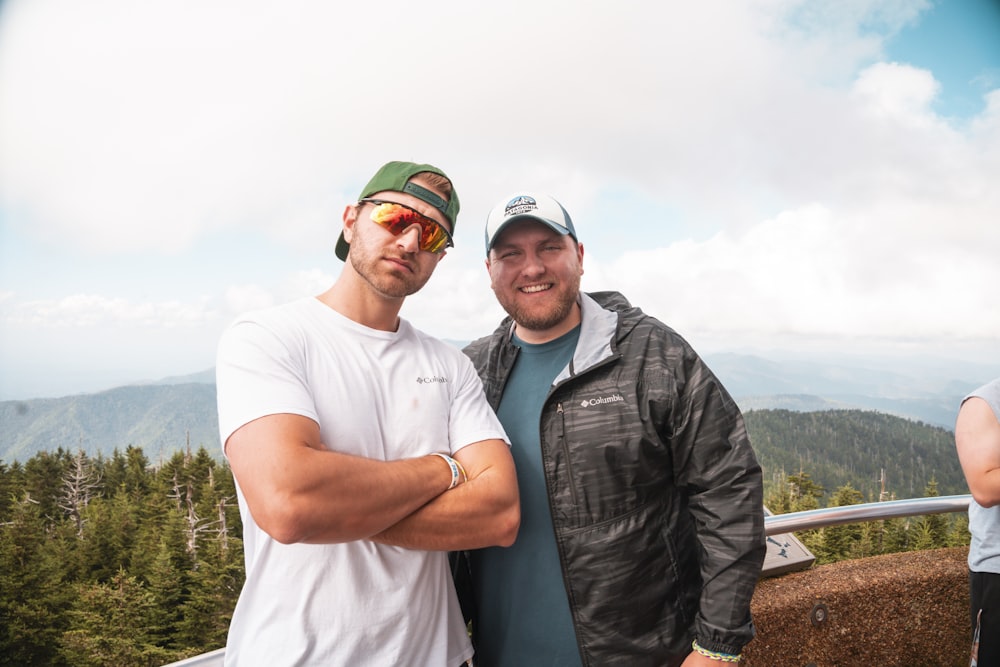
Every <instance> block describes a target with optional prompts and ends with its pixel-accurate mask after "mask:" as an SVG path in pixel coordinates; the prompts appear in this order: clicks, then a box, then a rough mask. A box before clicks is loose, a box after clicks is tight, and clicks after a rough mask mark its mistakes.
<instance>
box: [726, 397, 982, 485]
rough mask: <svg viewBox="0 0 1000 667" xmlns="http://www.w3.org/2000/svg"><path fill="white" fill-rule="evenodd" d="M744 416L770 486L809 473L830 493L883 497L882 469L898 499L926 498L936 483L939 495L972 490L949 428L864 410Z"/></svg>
mask: <svg viewBox="0 0 1000 667" xmlns="http://www.w3.org/2000/svg"><path fill="white" fill-rule="evenodd" d="M744 417H745V418H746V423H747V430H748V432H749V433H750V441H751V443H752V444H753V448H754V451H755V452H756V453H757V458H758V460H759V461H760V463H761V467H763V469H764V476H765V484H766V485H772V484H774V483H776V482H778V483H780V481H781V480H782V479H783V478H784V477H785V476H787V475H793V474H796V473H798V472H800V471H806V472H808V473H809V474H810V475H811V477H812V480H813V481H814V482H815V483H817V484H819V485H820V486H822V487H823V488H824V489H826V490H827V491H828V492H830V493H832V492H833V491H834V490H835V489H837V488H839V487H841V486H843V485H845V484H850V485H851V486H852V487H853V488H855V489H857V490H858V491H860V492H861V493H862V496H863V498H864V500H865V501H866V502H867V501H874V500H878V499H879V494H880V492H881V491H882V489H881V485H880V479H881V476H882V472H883V471H884V473H885V480H886V481H885V484H886V492H888V493H890V494H892V495H894V496H895V497H897V498H917V497H920V496H922V495H923V493H924V489H925V488H926V486H927V485H928V484H929V483H930V482H931V481H932V480H934V481H936V483H937V489H938V491H939V492H940V494H941V495H953V494H962V493H968V487H966V485H965V479H964V478H963V477H962V470H961V468H960V466H959V464H958V456H957V455H956V453H955V436H954V434H953V433H952V432H951V431H948V430H946V429H943V428H939V427H937V426H929V425H927V424H923V423H920V422H914V421H910V420H907V419H902V418H899V417H894V416H892V415H887V414H882V413H879V412H873V411H865V410H827V411H822V412H793V411H789V410H748V411H747V412H746V413H745V414H744Z"/></svg>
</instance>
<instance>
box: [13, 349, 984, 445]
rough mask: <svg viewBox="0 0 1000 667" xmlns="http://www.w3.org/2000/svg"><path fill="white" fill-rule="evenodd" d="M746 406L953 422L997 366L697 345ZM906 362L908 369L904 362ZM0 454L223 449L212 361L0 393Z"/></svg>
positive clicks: (950, 425) (938, 424) (948, 426)
mask: <svg viewBox="0 0 1000 667" xmlns="http://www.w3.org/2000/svg"><path fill="white" fill-rule="evenodd" d="M705 359H706V361H707V362H708V364H709V366H710V367H711V368H712V369H713V371H714V372H715V373H716V375H717V376H718V377H719V379H720V380H721V381H722V383H723V384H724V385H725V386H726V387H727V389H728V390H729V391H730V393H731V394H732V395H733V397H734V398H735V399H736V401H737V403H738V404H739V405H740V407H741V408H742V409H743V410H744V411H748V410H764V409H783V410H790V411H796V412H816V411H826V410H873V411H877V412H881V413H886V414H890V415H895V416H898V417H903V418H905V419H908V420H912V421H916V422H923V423H925V424H928V425H931V426H935V427H941V428H945V429H949V430H950V429H952V428H953V427H954V423H955V416H956V414H957V411H958V405H959V402H960V401H961V399H962V397H963V396H965V395H966V394H967V393H968V392H969V391H971V390H972V389H974V388H976V387H977V386H979V385H981V384H983V383H985V382H987V381H989V380H990V379H991V378H992V377H996V376H998V375H1000V366H996V367H989V366H982V365H973V364H962V363H950V362H944V361H934V360H923V361H922V362H920V363H913V364H911V365H910V366H907V365H906V364H903V366H904V370H902V371H901V370H899V366H900V364H896V365H895V366H892V365H890V364H886V363H880V362H874V361H870V360H869V361H864V362H855V363H852V364H846V365H845V364H843V363H824V362H818V361H794V360H793V361H788V360H785V361H776V360H773V359H766V358H763V357H761V356H756V355H750V354H736V353H724V354H716V355H705ZM907 368H908V369H909V370H907ZM0 426H2V427H0V461H2V462H10V461H26V460H27V459H29V458H31V457H32V456H34V455H35V454H36V453H38V452H39V451H54V450H56V449H57V448H59V447H62V448H63V449H66V450H70V451H76V450H77V449H82V450H83V451H85V452H86V453H87V454H88V455H90V456H96V455H98V454H104V455H109V454H111V453H112V452H113V451H114V450H115V449H119V450H124V449H125V448H126V447H127V446H129V445H135V446H139V447H141V448H142V449H143V451H144V452H145V454H146V455H147V456H148V457H149V459H150V461H152V462H154V463H156V462H157V461H159V460H162V459H165V458H168V457H169V456H170V455H171V454H172V453H173V452H175V451H177V450H178V449H180V448H182V447H185V446H188V445H190V446H192V447H195V448H197V447H204V448H205V449H206V450H207V451H208V452H209V453H211V454H212V455H214V456H221V455H222V450H221V447H220V444H219V434H218V417H217V414H216V397H215V373H214V370H213V369H209V370H205V371H202V372H200V373H196V374H194V375H186V376H178V377H169V378H165V379H162V380H159V381H156V382H152V383H145V384H137V385H127V386H122V387H115V388H113V389H109V390H106V391H101V392H96V393H90V394H79V395H75V396H65V397H61V398H39V399H31V400H24V401H2V402H0Z"/></svg>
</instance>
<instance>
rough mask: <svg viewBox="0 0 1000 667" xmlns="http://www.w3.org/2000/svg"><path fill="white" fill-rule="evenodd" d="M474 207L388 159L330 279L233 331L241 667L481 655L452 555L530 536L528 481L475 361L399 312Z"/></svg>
mask: <svg viewBox="0 0 1000 667" xmlns="http://www.w3.org/2000/svg"><path fill="white" fill-rule="evenodd" d="M458 210H459V202H458V196H457V194H456V193H455V191H454V189H453V188H452V185H451V181H450V180H449V179H448V178H447V176H445V174H444V173H443V172H442V171H441V170H439V169H437V168H436V167H432V166H430V165H426V164H414V163H411V162H390V163H388V164H386V165H385V166H383V167H382V168H381V169H380V170H379V171H378V172H377V173H376V174H375V176H374V177H373V178H372V179H371V181H370V182H369V183H368V185H366V186H365V188H364V189H363V190H362V192H361V196H360V197H359V200H358V202H357V203H355V204H351V205H349V206H347V207H346V209H345V211H344V214H343V225H344V226H343V232H342V233H341V236H340V238H339V240H338V242H337V248H336V254H337V256H338V257H339V258H340V259H342V260H344V261H345V265H344V268H343V270H342V271H341V273H340V276H339V277H338V278H337V280H336V282H335V283H334V285H333V286H332V287H330V289H328V290H327V291H326V292H324V293H323V294H320V295H319V296H318V297H315V298H312V297H310V298H303V299H299V300H298V301H294V302H292V303H290V304H286V305H283V306H279V307H277V308H271V309H267V310H263V311H258V312H254V313H250V314H248V315H245V316H243V317H241V318H239V319H237V321H236V322H235V323H234V324H233V325H232V326H231V327H230V328H229V329H228V330H227V331H226V332H225V333H224V335H223V337H222V340H221V341H220V344H219V353H218V364H217V382H218V401H219V428H220V432H221V437H222V442H223V447H224V451H225V454H226V457H227V458H228V460H229V463H230V466H231V468H232V471H233V475H234V476H235V478H236V483H237V490H238V492H239V493H238V496H239V497H238V500H239V505H240V514H241V517H242V519H243V524H244V551H245V557H246V574H247V577H246V584H245V585H244V588H243V591H242V593H241V595H240V599H239V602H238V603H237V605H236V610H235V612H234V614H233V620H232V623H231V625H230V631H229V640H228V644H227V647H226V664H227V665H240V667H245V666H246V665H262V666H263V665H267V666H268V667H273V666H275V665H412V666H414V667H424V666H426V665H442V666H448V667H455V666H457V665H459V664H460V663H462V662H463V661H466V660H469V659H470V658H471V656H472V646H471V644H470V642H469V638H468V633H467V631H466V626H465V623H464V620H463V618H462V613H461V610H460V608H459V606H458V600H457V598H456V595H455V590H454V587H453V584H452V579H451V574H450V572H449V569H448V560H447V552H448V551H450V550H456V549H468V548H478V547H485V546H490V545H509V544H511V543H512V542H513V541H514V537H515V536H516V533H517V528H518V522H519V505H518V494H517V482H516V474H515V471H514V467H513V461H512V459H511V456H510V451H509V445H508V444H507V441H506V436H505V434H504V431H503V429H502V427H501V426H500V424H499V422H498V421H497V419H496V416H495V415H494V414H493V411H492V410H491V409H490V407H489V405H488V404H487V403H486V400H485V396H484V394H483V389H482V383H481V382H480V380H479V377H478V376H477V375H476V372H475V369H474V368H473V367H472V364H471V363H470V362H469V360H468V359H467V358H466V357H465V356H464V355H462V353H461V352H460V351H459V350H457V349H456V348H454V347H453V346H451V345H449V344H447V343H444V342H442V341H439V340H436V339H434V338H431V337H430V336H427V335H426V334H424V333H422V332H420V331H418V330H416V329H414V328H413V327H412V326H411V325H410V324H409V323H408V322H407V321H406V320H404V319H402V318H400V317H399V310H400V307H401V306H402V304H403V301H404V299H405V298H406V297H407V296H408V295H410V294H413V293H414V292H416V291H417V290H419V289H420V288H421V287H422V286H423V285H424V283H426V282H427V280H428V278H430V276H431V274H432V273H433V272H434V268H435V267H436V266H437V264H438V262H439V261H441V259H442V258H443V257H444V251H445V249H446V248H447V247H449V246H451V245H452V237H451V234H452V232H453V231H454V226H455V219H456V216H457V215H458Z"/></svg>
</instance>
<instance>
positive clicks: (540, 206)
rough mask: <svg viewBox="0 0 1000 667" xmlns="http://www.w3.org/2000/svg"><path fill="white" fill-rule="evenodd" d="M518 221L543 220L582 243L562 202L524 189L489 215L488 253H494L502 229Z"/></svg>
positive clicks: (497, 206) (545, 223) (502, 201)
mask: <svg viewBox="0 0 1000 667" xmlns="http://www.w3.org/2000/svg"><path fill="white" fill-rule="evenodd" d="M518 220H534V221H536V222H541V223H542V224H544V225H548V226H549V227H551V228H552V229H553V230H555V231H557V232H559V233H560V234H563V235H566V234H569V235H570V236H572V237H573V240H574V241H577V242H579V240H580V239H578V238H577V237H576V229H575V228H574V227H573V221H572V220H571V219H570V217H569V213H567V212H566V209H564V208H563V207H562V204H560V203H559V202H557V201H556V200H555V199H553V198H552V197H549V196H548V195H543V194H538V193H528V192H521V193H519V194H515V195H511V196H510V197H505V198H504V199H503V200H501V202H500V203H499V204H497V205H496V206H495V207H494V208H493V210H492V211H490V214H489V215H488V216H487V217H486V254H487V255H489V254H490V249H491V248H492V247H493V244H494V243H496V240H497V237H498V236H500V232H502V231H503V230H504V229H506V227H507V225H509V224H510V223H512V222H516V221H518Z"/></svg>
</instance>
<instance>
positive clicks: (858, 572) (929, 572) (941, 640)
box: [742, 547, 972, 667]
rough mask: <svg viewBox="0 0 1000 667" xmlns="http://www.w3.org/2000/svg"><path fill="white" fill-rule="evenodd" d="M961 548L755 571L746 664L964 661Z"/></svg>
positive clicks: (798, 666) (914, 665) (937, 664)
mask: <svg viewBox="0 0 1000 667" xmlns="http://www.w3.org/2000/svg"><path fill="white" fill-rule="evenodd" d="M968 552H969V550H968V547H956V548H950V549H934V550H931V551H914V552H908V553H902V554H889V555H886V556H874V557H872V558H863V559H858V560H852V561H845V562H841V563H834V564H832V565H821V566H818V567H814V568H812V569H810V570H807V571H805V572H796V573H793V574H787V575H784V576H781V577H777V578H774V579H762V580H761V581H760V582H759V583H758V584H757V589H756V591H755V593H754V597H753V602H752V603H751V608H752V610H753V617H754V623H755V625H756V627H757V637H756V638H755V639H754V640H753V641H752V642H750V644H749V645H748V646H747V647H746V648H745V649H744V653H743V655H744V658H745V659H744V660H743V663H742V664H743V665H745V666H747V667H778V666H780V667H805V666H806V665H809V664H813V665H815V667H833V666H841V667H853V666H855V665H879V666H880V667H891V666H899V667H903V666H906V667H919V666H921V665H926V666H928V667H931V666H933V667H947V666H949V665H955V667H959V666H961V667H967V666H968V664H969V650H970V648H971V643H972V639H971V637H972V632H971V629H970V626H969V590H968V587H969V578H968V565H967V562H966V558H967V556H968Z"/></svg>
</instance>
